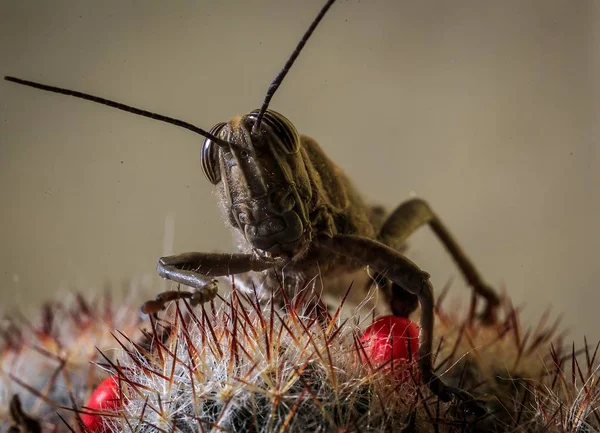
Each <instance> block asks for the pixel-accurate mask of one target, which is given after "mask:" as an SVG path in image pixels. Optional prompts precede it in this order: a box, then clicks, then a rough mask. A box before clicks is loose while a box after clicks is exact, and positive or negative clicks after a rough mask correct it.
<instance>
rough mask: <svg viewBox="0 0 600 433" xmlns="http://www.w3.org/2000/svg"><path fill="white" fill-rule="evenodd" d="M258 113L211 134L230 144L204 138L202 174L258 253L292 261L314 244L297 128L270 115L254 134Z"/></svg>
mask: <svg viewBox="0 0 600 433" xmlns="http://www.w3.org/2000/svg"><path fill="white" fill-rule="evenodd" d="M258 111H259V110H254V111H252V112H251V113H249V114H247V115H245V116H241V117H239V116H238V117H236V118H234V119H232V120H230V121H229V122H228V123H219V124H217V125H215V126H214V127H213V128H212V129H211V131H210V133H211V134H213V135H214V136H216V137H218V138H220V139H222V140H224V141H226V142H227V143H228V144H229V145H223V144H218V143H216V142H215V141H213V140H211V139H209V138H207V139H205V140H204V144H203V146H202V153H201V162H202V170H203V171H204V174H205V175H206V177H207V178H208V180H210V181H211V182H212V183H213V184H214V185H218V186H219V188H220V192H221V200H222V201H223V205H224V208H225V210H226V212H227V213H228V216H229V221H230V222H231V224H232V225H233V226H234V227H236V228H238V229H239V230H240V231H241V232H242V233H243V235H244V237H245V239H246V241H248V243H249V244H250V245H251V246H252V248H253V249H254V250H255V251H256V252H257V253H259V254H261V255H264V256H274V257H288V258H291V257H294V256H296V255H297V254H298V253H300V252H302V251H303V250H304V249H305V248H306V246H307V244H308V243H309V242H310V236H311V232H310V222H309V217H308V215H309V211H310V209H308V203H309V202H310V197H311V195H312V194H311V192H312V188H311V185H310V181H309V177H308V174H307V171H306V166H305V164H304V159H303V153H302V149H301V146H300V136H299V134H298V131H297V130H296V128H295V127H294V125H293V124H292V123H291V122H290V121H289V120H288V119H287V118H285V117H284V116H282V115H281V114H279V113H277V112H275V111H272V110H267V111H266V112H265V115H264V118H263V119H262V123H261V125H260V131H259V132H258V133H256V134H255V133H253V132H252V127H253V126H254V124H255V122H256V118H257V115H258Z"/></svg>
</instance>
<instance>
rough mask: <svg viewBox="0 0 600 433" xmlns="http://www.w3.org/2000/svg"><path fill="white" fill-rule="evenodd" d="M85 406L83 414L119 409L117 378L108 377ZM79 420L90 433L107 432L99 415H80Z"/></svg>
mask: <svg viewBox="0 0 600 433" xmlns="http://www.w3.org/2000/svg"><path fill="white" fill-rule="evenodd" d="M85 406H86V407H85V409H84V410H85V412H94V411H99V412H104V411H111V410H115V409H118V408H120V407H121V397H120V395H119V379H118V377H117V376H110V377H107V378H106V379H104V380H103V381H102V382H100V384H99V385H98V386H97V387H96V389H95V390H94V392H92V395H91V396H90V399H89V400H88V402H87V404H86V405H85ZM81 420H82V421H83V425H84V426H85V427H87V428H88V430H90V431H93V432H95V433H105V432H106V431H107V429H106V425H105V424H104V420H103V418H102V417H101V416H100V415H96V414H91V413H82V414H81Z"/></svg>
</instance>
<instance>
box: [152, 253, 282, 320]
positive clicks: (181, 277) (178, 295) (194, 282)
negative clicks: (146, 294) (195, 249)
mask: <svg viewBox="0 0 600 433" xmlns="http://www.w3.org/2000/svg"><path fill="white" fill-rule="evenodd" d="M273 264H274V263H272V262H267V261H262V260H259V259H257V258H255V257H254V256H252V255H250V254H225V253H183V254H177V255H174V256H168V257H161V258H160V259H159V260H158V266H157V272H158V275H160V276H161V277H163V278H166V279H168V280H171V281H174V282H177V283H180V284H184V285H186V286H188V287H192V288H193V289H195V290H194V292H179V291H166V292H163V293H159V294H158V296H157V297H156V299H155V300H151V301H148V302H146V303H144V305H143V306H142V312H144V313H147V314H156V313H157V312H158V311H160V310H162V309H164V308H165V304H166V303H167V302H170V301H175V300H177V299H190V300H191V303H192V305H198V304H200V303H203V302H209V301H211V300H212V299H214V298H215V296H216V295H217V285H216V281H215V280H214V279H213V278H214V277H222V276H229V275H235V274H241V273H245V272H249V271H263V270H265V269H268V268H270V267H272V266H273Z"/></svg>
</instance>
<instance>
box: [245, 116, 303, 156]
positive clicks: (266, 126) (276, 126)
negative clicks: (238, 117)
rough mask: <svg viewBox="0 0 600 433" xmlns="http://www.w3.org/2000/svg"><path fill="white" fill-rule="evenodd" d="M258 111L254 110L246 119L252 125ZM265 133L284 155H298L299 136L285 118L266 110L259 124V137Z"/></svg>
mask: <svg viewBox="0 0 600 433" xmlns="http://www.w3.org/2000/svg"><path fill="white" fill-rule="evenodd" d="M259 112H260V110H254V111H252V112H251V113H250V114H248V115H247V116H246V118H247V119H248V120H249V121H250V122H251V123H252V125H254V124H255V123H256V120H257V118H258V115H259ZM265 132H267V133H268V134H269V136H270V137H271V138H272V139H273V141H274V142H275V143H274V144H275V145H276V146H277V147H278V148H279V149H281V150H283V152H284V153H286V154H293V153H298V151H299V150H300V134H298V130H297V129H296V127H295V126H294V125H293V124H292V122H290V121H289V120H288V119H287V117H285V116H283V115H282V114H279V113H278V112H276V111H273V110H267V111H266V112H265V115H264V117H263V118H262V123H261V131H260V133H261V135H263V134H264V133H265Z"/></svg>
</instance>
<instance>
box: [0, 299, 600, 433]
mask: <svg viewBox="0 0 600 433" xmlns="http://www.w3.org/2000/svg"><path fill="white" fill-rule="evenodd" d="M443 297H444V296H443V295H442V296H441V297H440V300H439V302H438V305H437V318H438V320H437V323H438V325H437V339H438V344H437V347H436V351H435V358H436V359H437V362H436V371H437V372H438V374H440V375H441V376H442V377H443V379H444V380H445V381H447V382H448V383H450V384H452V385H455V386H460V387H463V388H466V389H468V390H470V392H472V393H473V394H474V395H475V396H476V397H477V398H480V399H481V400H482V401H484V402H486V406H487V408H488V411H489V413H488V414H487V415H486V416H484V417H483V418H480V419H475V418H474V417H472V416H470V415H469V414H468V413H464V412H461V410H460V409H461V407H460V405H457V404H446V403H441V402H439V401H438V400H437V398H436V397H435V396H433V395H432V394H431V393H430V392H429V391H428V390H427V389H426V387H424V386H422V385H419V384H418V383H417V380H416V378H415V376H414V375H412V374H411V375H409V379H408V380H405V381H400V382H399V381H397V380H394V379H393V378H394V377H397V375H396V374H395V373H394V371H393V368H394V364H390V365H382V366H376V365H372V364H371V363H370V362H369V360H368V357H366V356H365V355H366V354H365V352H364V348H363V346H362V344H361V343H360V340H359V336H358V335H359V334H358V333H359V328H358V326H357V324H356V323H349V322H342V321H341V320H340V317H339V311H340V310H339V309H338V311H337V312H335V313H333V315H329V314H328V313H327V312H326V310H325V309H324V308H313V309H311V310H306V309H302V308H301V305H303V302H302V300H301V299H296V300H295V302H293V303H292V302H290V301H288V300H286V303H285V304H286V305H284V307H285V311H286V313H285V314H282V313H281V311H280V310H278V308H276V307H275V303H273V302H266V303H261V302H259V300H258V299H257V297H256V296H254V297H253V296H249V295H247V294H242V293H240V292H238V291H236V290H235V289H234V290H232V291H231V293H230V296H229V297H228V298H227V299H226V300H225V299H222V298H221V302H220V303H219V304H218V305H217V304H215V303H211V304H208V305H206V306H201V307H197V308H196V309H192V308H191V307H190V306H189V305H188V304H187V303H186V302H185V301H180V302H178V303H176V304H174V305H173V306H172V308H170V310H169V311H168V312H167V314H165V315H164V316H163V317H162V318H161V319H160V320H159V319H157V318H152V320H151V322H150V328H149V330H148V331H147V332H146V333H145V335H143V336H142V337H141V338H140V337H139V336H135V334H136V333H135V331H134V329H133V326H131V325H132V323H125V322H121V323H120V324H115V323H113V325H115V326H116V327H119V326H118V325H121V327H120V330H118V331H117V332H116V333H114V334H113V337H114V340H112V341H113V343H114V342H115V341H117V342H118V344H119V345H120V347H121V350H120V353H119V355H118V356H117V357H115V356H108V355H106V354H103V356H104V358H103V362H101V363H99V364H100V366H99V367H100V368H99V367H97V366H96V367H94V368H95V369H96V370H97V371H96V373H98V375H99V376H101V375H102V373H104V374H105V375H106V374H112V375H113V376H114V377H115V380H116V381H117V384H118V388H119V391H118V393H119V396H120V399H121V405H120V408H119V409H118V410H117V411H112V412H107V411H104V412H99V413H98V414H99V415H102V416H103V417H104V420H105V425H106V428H107V429H110V431H113V432H123V431H125V432H129V431H131V432H171V431H174V432H176V431H180V432H185V433H188V432H190V433H191V432H204V431H236V432H237V431H249V432H252V431H254V432H276V431H277V432H289V433H292V432H295V431H303V432H304V431H313V432H319V431H323V432H326V431H327V432H328V431H345V432H350V431H357V432H374V431H393V432H395V431H402V432H407V433H408V432H413V431H414V432H428V431H430V432H448V433H450V432H462V431H474V432H520V433H534V432H536V433H537V432H548V433H584V432H585V433H592V432H600V427H599V426H600V416H599V414H598V413H597V412H596V407H597V405H598V402H600V389H599V387H598V384H597V381H598V378H599V377H600V375H599V374H598V368H599V367H598V359H597V358H598V356H597V352H598V346H596V348H595V349H594V350H592V349H591V348H589V347H588V346H587V341H586V342H585V343H586V344H585V347H584V348H583V349H581V350H579V351H578V350H576V349H575V346H574V345H573V346H571V347H570V348H569V349H565V348H564V347H563V346H562V344H561V343H560V342H561V338H560V337H561V336H560V335H557V334H558V330H559V323H558V321H556V322H555V323H553V324H551V323H549V322H548V318H549V316H548V315H544V316H543V317H542V319H541V320H540V322H539V323H538V326H537V327H536V328H534V329H532V330H531V331H526V332H523V329H522V326H521V324H520V323H519V315H520V312H519V311H518V310H517V309H516V308H514V307H512V305H510V303H509V302H506V303H505V305H504V309H503V314H502V316H501V320H499V321H498V323H497V324H496V325H494V326H492V327H483V326H482V325H481V324H479V323H478V321H477V320H476V319H475V315H474V310H475V309H474V305H473V306H472V307H473V308H469V309H468V311H467V314H466V318H461V317H459V316H457V315H451V314H449V313H448V311H451V309H445V308H444V306H443V305H442V302H441V299H443ZM75 299H77V300H76V302H75V305H78V307H77V308H74V309H73V308H71V310H69V311H71V313H69V314H60V317H61V323H62V322H64V321H65V320H67V319H68V320H67V321H69V320H70V321H71V322H70V323H72V324H75V323H76V324H77V326H78V327H79V329H80V332H81V333H82V334H85V333H86V332H87V333H89V334H87V335H85V337H84V338H85V339H87V340H88V341H91V342H93V343H92V345H98V346H102V345H101V344H99V342H98V339H99V338H100V334H99V333H98V331H97V329H96V327H95V325H94V323H93V322H94V321H96V320H97V321H99V322H102V321H105V320H112V321H113V322H114V318H115V317H117V315H118V314H117V313H116V312H115V311H111V310H110V308H108V309H105V311H104V313H102V312H100V313H98V312H97V311H94V310H92V307H91V305H92V303H90V302H86V301H85V300H84V299H83V298H82V297H79V298H75ZM271 301H272V300H271ZM292 304H293V305H292ZM136 306H137V304H136V303H135V301H133V302H132V301H130V307H124V308H127V314H129V315H132V314H135V310H136V309H137V308H136ZM43 311H44V313H43V314H42V320H41V321H40V323H41V324H40V325H38V326H35V325H32V324H30V323H29V322H28V321H26V320H25V319H22V320H21V321H20V322H21V323H20V325H19V326H17V325H16V324H15V322H14V321H13V322H10V323H9V324H8V325H7V326H4V327H3V328H2V333H1V335H0V339H1V342H2V344H1V346H0V347H1V350H2V352H0V353H1V355H2V366H3V369H4V370H6V368H7V366H10V365H12V367H11V368H13V370H12V372H10V371H9V372H7V373H6V374H5V377H4V379H1V378H0V380H4V382H6V381H9V382H11V383H12V384H13V385H16V386H17V387H18V386H20V390H19V395H20V396H21V397H22V398H23V399H24V402H25V403H24V405H23V406H24V408H25V410H26V412H27V413H28V414H29V415H32V416H33V417H39V419H41V420H42V421H43V423H42V424H43V426H44V427H45V431H56V432H60V431H65V432H67V431H85V427H84V426H83V425H82V423H81V418H80V414H82V413H90V412H93V411H92V410H91V409H90V408H86V407H85V404H84V403H83V402H85V398H86V397H85V396H89V393H90V391H91V390H90V383H86V380H85V377H88V375H90V374H91V373H90V371H89V369H88V370H75V369H73V367H72V365H69V362H68V360H69V357H70V356H72V355H73V353H74V352H73V351H72V349H69V348H68V345H66V344H65V342H64V341H63V340H64V335H62V337H61V333H60V332H57V331H56V329H59V328H57V323H58V322H57V317H58V316H59V314H57V313H58V312H65V311H67V310H65V307H64V306H63V305H61V304H58V303H55V304H53V305H51V306H47V307H45V309H44V310H43ZM125 316H126V315H121V317H125ZM65 317H67V319H65ZM111 317H112V319H110V318H111ZM135 322H136V326H137V319H136V321H135ZM128 326H129V327H128ZM107 327H110V326H107ZM109 335H110V332H105V333H104V334H103V335H102V338H105V337H106V336H109ZM113 337H111V338H113ZM57 347H60V348H61V350H58V351H57V350H56V348H57ZM105 347H106V346H105ZM23 348H28V349H33V350H34V351H35V352H36V353H37V354H38V355H39V357H40V358H41V359H43V358H45V359H47V360H51V361H52V362H54V363H55V364H53V365H54V367H53V368H52V369H46V370H43V369H41V370H40V368H41V367H40V366H41V365H42V363H40V361H39V359H38V360H35V361H31V360H30V359H28V358H26V357H25V355H24V354H23V353H24V352H23ZM48 348H54V349H52V350H49V349H48ZM69 350H71V352H70V355H68V352H69ZM499 353H500V354H502V356H503V358H501V357H499V356H498V354H499ZM88 361H89V360H88ZM11 362H12V363H15V362H18V363H20V365H22V366H24V367H25V369H26V370H27V371H28V372H27V373H26V372H25V371H26V370H25V369H21V370H15V369H14V365H15V364H10V363H11ZM50 364H52V363H50ZM582 365H583V367H582ZM403 368H410V371H411V373H412V372H414V371H415V370H414V369H415V368H416V366H414V365H410V366H409V367H403ZM67 370H68V374H67ZM102 370H104V371H102ZM33 371H35V373H33ZM76 375H79V377H78V378H76V377H75V376H76ZM35 376H38V377H45V379H46V381H45V383H46V387H44V386H42V387H40V386H36V385H35V384H31V383H28V381H27V380H28V378H31V377H35ZM61 377H62V378H63V379H62V380H63V382H62V384H63V385H65V386H63V395H62V396H60V395H58V394H53V393H52V392H50V389H51V388H54V389H56V388H57V387H56V384H57V380H59V379H60V378H61ZM65 377H68V380H67V381H65V380H64V378H65ZM57 378H58V379H57ZM75 382H76V383H77V385H74V383H75ZM88 382H89V381H88ZM81 384H85V385H83V386H82V385H81ZM5 385H6V384H5ZM5 385H3V389H2V392H3V393H4V394H5V395H4V396H2V398H3V403H2V404H3V405H5V407H7V406H8V399H9V397H10V395H9V394H7V391H8V390H10V389H13V388H14V387H13V388H11V387H9V386H5ZM27 396H29V397H27ZM31 402H33V404H32V403H31ZM36 404H37V405H38V406H40V405H45V408H44V409H43V410H40V408H39V407H38V408H37V409H36ZM57 410H59V412H60V416H54V417H52V416H49V413H50V412H52V413H54V412H56V411H57ZM61 418H62V419H61Z"/></svg>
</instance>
